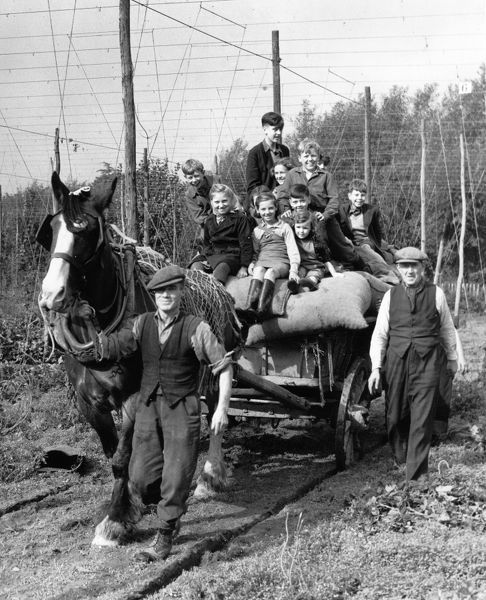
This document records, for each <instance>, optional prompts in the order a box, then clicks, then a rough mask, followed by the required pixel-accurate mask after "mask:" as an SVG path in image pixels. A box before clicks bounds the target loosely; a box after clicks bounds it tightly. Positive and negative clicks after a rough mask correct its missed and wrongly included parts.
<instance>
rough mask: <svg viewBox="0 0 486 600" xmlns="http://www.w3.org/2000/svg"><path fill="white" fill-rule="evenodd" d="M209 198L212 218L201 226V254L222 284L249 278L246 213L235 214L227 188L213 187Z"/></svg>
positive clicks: (248, 226)
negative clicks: (229, 279) (202, 248)
mask: <svg viewBox="0 0 486 600" xmlns="http://www.w3.org/2000/svg"><path fill="white" fill-rule="evenodd" d="M209 198H210V200H211V208H212V211H213V214H212V215H210V216H209V217H208V218H207V219H206V222H205V223H204V254H205V256H206V259H207V261H208V263H209V265H210V266H211V268H212V269H213V275H214V277H215V278H216V279H217V280H218V281H220V282H221V283H223V284H224V283H225V282H226V280H227V279H228V277H229V276H230V275H236V276H237V277H246V276H247V275H248V265H249V264H250V262H251V258H252V253H253V247H252V241H251V226H250V222H249V220H248V217H247V216H246V215H245V213H244V212H242V211H238V210H236V207H237V204H238V199H237V197H236V195H235V193H234V192H233V191H232V190H231V189H230V188H229V187H228V186H227V185H223V184H222V183H216V184H214V185H213V187H212V188H211V191H210V193H209Z"/></svg>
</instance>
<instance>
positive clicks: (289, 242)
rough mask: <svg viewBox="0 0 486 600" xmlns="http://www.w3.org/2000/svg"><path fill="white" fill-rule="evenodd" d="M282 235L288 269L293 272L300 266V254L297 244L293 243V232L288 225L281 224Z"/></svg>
mask: <svg viewBox="0 0 486 600" xmlns="http://www.w3.org/2000/svg"><path fill="white" fill-rule="evenodd" d="M282 235H283V239H284V241H285V245H286V246H287V254H288V256H289V261H290V269H291V270H294V271H295V270H297V268H298V267H299V265H300V252H299V248H298V246H297V242H296V241H295V237H294V232H293V231H292V229H291V227H290V225H289V224H288V223H283V222H282ZM292 267H293V269H292Z"/></svg>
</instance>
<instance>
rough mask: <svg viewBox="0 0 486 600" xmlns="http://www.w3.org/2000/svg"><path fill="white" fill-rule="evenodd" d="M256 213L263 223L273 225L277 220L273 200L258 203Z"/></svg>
mask: <svg viewBox="0 0 486 600" xmlns="http://www.w3.org/2000/svg"><path fill="white" fill-rule="evenodd" d="M258 212H259V213H260V217H261V218H262V220H263V221H265V223H275V221H276V220H277V217H276V214H277V207H276V206H275V201H274V200H263V201H262V202H260V205H259V207H258Z"/></svg>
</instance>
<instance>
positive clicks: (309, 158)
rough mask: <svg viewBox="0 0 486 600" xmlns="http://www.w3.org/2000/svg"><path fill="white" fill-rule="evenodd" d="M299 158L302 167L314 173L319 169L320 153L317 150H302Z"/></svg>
mask: <svg viewBox="0 0 486 600" xmlns="http://www.w3.org/2000/svg"><path fill="white" fill-rule="evenodd" d="M299 160H300V164H301V165H302V167H303V168H304V169H305V170H306V171H308V172H309V173H312V172H314V171H315V170H316V169H317V165H318V162H319V155H318V154H317V152H316V151H315V150H312V149H310V150H308V151H307V152H302V154H301V155H300V156H299Z"/></svg>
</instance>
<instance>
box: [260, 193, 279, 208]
mask: <svg viewBox="0 0 486 600" xmlns="http://www.w3.org/2000/svg"><path fill="white" fill-rule="evenodd" d="M269 200H271V201H272V202H273V204H274V205H275V208H278V203H277V199H276V198H275V196H274V195H273V194H272V192H260V193H259V194H256V195H255V198H254V203H255V206H256V208H257V210H258V209H259V208H260V204H261V203H262V202H268V201H269Z"/></svg>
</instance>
